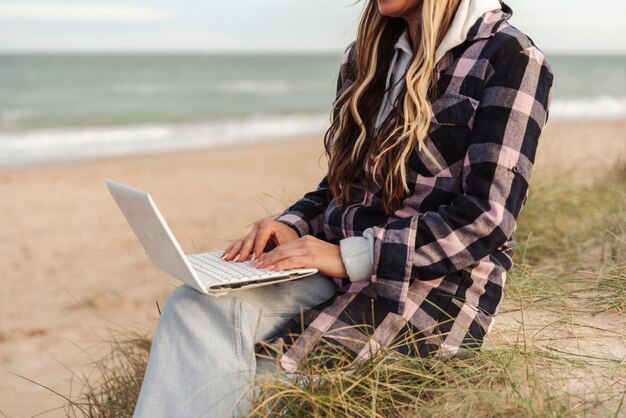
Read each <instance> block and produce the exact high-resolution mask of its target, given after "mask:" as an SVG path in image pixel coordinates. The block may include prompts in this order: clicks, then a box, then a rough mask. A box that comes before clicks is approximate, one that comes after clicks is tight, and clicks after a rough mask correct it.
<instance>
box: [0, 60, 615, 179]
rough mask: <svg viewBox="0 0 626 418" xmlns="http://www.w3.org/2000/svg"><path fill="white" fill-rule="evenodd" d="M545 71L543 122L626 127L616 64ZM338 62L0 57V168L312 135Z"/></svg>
mask: <svg viewBox="0 0 626 418" xmlns="http://www.w3.org/2000/svg"><path fill="white" fill-rule="evenodd" d="M548 59H549V60H550V63H551V65H552V68H553V70H554V73H555V87H554V99H553V105H552V108H551V113H550V117H551V119H577V120H578V119H616V118H626V56H559V55H556V56H555V55H548ZM340 60H341V54H339V53H337V54H317V55H314V54H308V55H269V54H249V55H233V54H222V55H176V54H172V55H0V167H9V166H15V165H24V164H37V163H41V162H48V161H60V160H72V159H83V158H91V157H99V156H111V155H123V154H129V153H135V152H143V151H159V150H170V149H183V148H191V147H206V146H216V145H225V144H236V143H245V142H251V141H263V140H270V139H274V138H298V137H304V136H306V135H318V134H321V133H323V132H324V130H325V129H326V128H327V126H328V123H329V112H330V106H331V103H332V99H333V97H334V92H335V88H336V82H337V72H338V68H339V62H340Z"/></svg>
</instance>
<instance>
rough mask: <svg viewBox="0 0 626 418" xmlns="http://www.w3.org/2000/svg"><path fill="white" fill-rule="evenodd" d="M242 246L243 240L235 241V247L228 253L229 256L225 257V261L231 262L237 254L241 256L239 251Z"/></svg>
mask: <svg viewBox="0 0 626 418" xmlns="http://www.w3.org/2000/svg"><path fill="white" fill-rule="evenodd" d="M242 245H243V240H242V239H238V240H237V241H235V243H234V245H233V246H232V248H231V249H230V251H229V252H228V255H227V256H226V257H224V260H226V261H231V260H232V259H233V258H234V257H235V256H236V255H237V254H239V250H240V249H241V247H242Z"/></svg>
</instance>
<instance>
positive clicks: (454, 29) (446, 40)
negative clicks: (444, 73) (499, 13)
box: [435, 0, 502, 63]
mask: <svg viewBox="0 0 626 418" xmlns="http://www.w3.org/2000/svg"><path fill="white" fill-rule="evenodd" d="M501 8H502V6H501V4H500V1H499V0H462V1H461V4H459V8H458V9H457V11H456V14H455V15H454V19H452V24H451V25H450V29H448V32H446V34H445V36H444V37H443V39H442V41H441V44H440V45H439V47H438V48H437V51H436V52H435V62H436V63H437V62H439V60H440V59H441V58H443V56H444V55H445V54H446V52H448V51H449V50H451V49H452V48H454V47H456V46H459V45H461V44H462V43H463V42H464V41H465V40H466V39H467V35H468V33H469V31H470V29H471V28H472V26H474V24H475V23H476V21H477V20H478V19H479V18H480V17H481V16H482V15H484V14H485V13H487V12H489V11H491V10H499V9H501Z"/></svg>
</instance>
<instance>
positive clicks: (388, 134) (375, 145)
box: [324, 0, 460, 214]
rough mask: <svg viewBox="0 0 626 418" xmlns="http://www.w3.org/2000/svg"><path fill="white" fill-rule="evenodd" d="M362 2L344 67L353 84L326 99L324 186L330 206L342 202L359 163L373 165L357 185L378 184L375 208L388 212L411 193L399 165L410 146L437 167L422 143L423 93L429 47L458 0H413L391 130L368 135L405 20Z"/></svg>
mask: <svg viewBox="0 0 626 418" xmlns="http://www.w3.org/2000/svg"><path fill="white" fill-rule="evenodd" d="M366 1H367V3H366V4H365V7H364V9H363V12H362V15H361V20H360V23H359V28H358V33H357V38H356V45H355V53H356V57H355V65H354V68H352V69H351V71H352V74H351V77H350V78H351V79H352V80H353V83H352V84H350V85H349V86H348V87H347V88H346V89H345V90H344V91H343V92H342V93H341V94H340V95H339V97H337V99H336V101H335V103H334V109H333V112H332V117H331V125H330V127H329V128H328V130H327V131H326V133H325V135H324V148H325V153H326V155H327V157H328V164H329V168H328V180H329V184H330V189H331V192H332V195H333V199H334V200H335V203H336V204H337V205H340V204H342V203H346V204H347V203H350V196H349V190H350V184H351V183H352V182H353V180H354V179H356V178H357V176H358V173H359V172H360V171H361V170H362V168H363V167H364V165H365V164H369V163H373V166H371V167H370V172H371V173H372V174H371V175H370V176H367V179H366V186H365V187H366V188H369V187H370V186H371V182H372V181H373V182H375V183H376V184H377V185H378V187H382V189H383V207H384V210H385V212H386V213H388V214H391V213H393V211H394V208H395V207H397V206H398V205H399V203H400V202H401V200H402V199H403V198H404V196H405V195H406V194H407V193H410V192H411V190H410V189H409V187H408V184H407V164H408V160H409V158H410V156H411V154H412V152H413V150H414V148H415V146H416V145H417V148H418V151H423V152H424V153H425V154H426V155H427V156H428V157H429V158H430V159H431V160H432V161H433V163H434V164H435V165H437V166H438V165H439V164H438V163H437V161H435V159H434V157H433V156H432V155H431V154H430V152H429V151H428V149H427V148H426V147H425V146H424V141H425V138H426V136H427V134H428V128H429V126H430V123H431V111H430V102H431V100H430V99H431V98H432V94H433V93H434V89H435V88H436V77H434V72H435V65H436V62H435V51H436V49H437V47H438V46H439V44H440V43H441V41H442V39H443V37H444V35H445V33H446V32H447V30H448V28H449V27H450V24H451V23H452V19H453V17H454V14H455V13H456V10H457V8H458V6H459V3H460V0H421V8H422V10H421V21H420V23H419V25H418V26H419V27H418V28H417V36H416V38H417V41H416V42H414V45H413V58H412V61H411V63H410V65H409V68H408V69H407V72H406V75H405V80H406V83H405V86H404V87H403V89H402V91H401V93H400V96H399V97H398V101H397V105H396V107H395V109H394V110H393V111H392V112H391V115H392V116H393V118H394V120H395V123H394V124H391V129H389V127H388V128H387V129H380V130H379V132H377V135H376V137H374V135H373V131H374V128H375V126H374V125H375V121H376V117H377V115H378V110H379V108H380V106H381V105H382V99H383V95H384V93H385V87H386V86H385V84H386V76H387V72H388V70H389V67H390V65H391V59H392V58H393V54H394V45H395V42H396V41H397V39H398V37H399V36H400V35H401V33H402V32H403V31H404V29H405V28H406V26H407V23H406V21H405V20H404V19H402V18H394V17H388V16H384V15H382V14H381V13H380V12H379V11H378V5H377V0H366ZM411 29H412V28H409V30H411ZM400 103H402V106H400ZM370 154H371V155H370ZM370 157H373V160H369V159H370ZM366 160H367V161H366ZM379 180H380V182H382V183H383V184H384V187H383V186H381V184H380V182H379Z"/></svg>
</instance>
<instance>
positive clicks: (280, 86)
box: [218, 80, 292, 96]
mask: <svg viewBox="0 0 626 418" xmlns="http://www.w3.org/2000/svg"><path fill="white" fill-rule="evenodd" d="M218 88H219V89H220V90H222V91H224V92H227V93H239V94H260V95H264V96H275V95H279V94H284V93H286V92H288V91H289V90H291V88H292V86H291V84H289V83H288V82H286V81H284V80H267V81H261V80H232V81H223V82H221V83H219V85H218Z"/></svg>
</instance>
